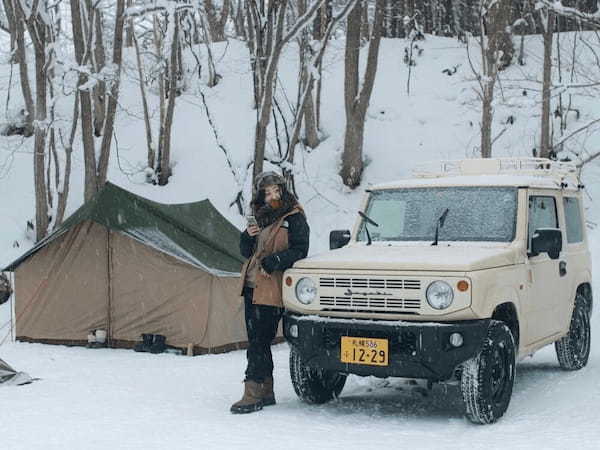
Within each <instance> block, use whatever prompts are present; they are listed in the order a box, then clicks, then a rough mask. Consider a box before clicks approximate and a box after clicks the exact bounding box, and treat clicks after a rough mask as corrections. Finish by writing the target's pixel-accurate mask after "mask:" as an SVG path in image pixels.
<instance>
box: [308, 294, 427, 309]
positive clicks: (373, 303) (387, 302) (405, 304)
mask: <svg viewBox="0 0 600 450" xmlns="http://www.w3.org/2000/svg"><path fill="white" fill-rule="evenodd" d="M320 301H321V305H322V306H329V307H332V308H348V309H365V308H366V309H383V310H386V309H392V308H393V309H408V310H418V309H419V308H420V307H421V301H420V300H419V299H408V298H405V299H402V298H369V297H331V296H321V297H320Z"/></svg>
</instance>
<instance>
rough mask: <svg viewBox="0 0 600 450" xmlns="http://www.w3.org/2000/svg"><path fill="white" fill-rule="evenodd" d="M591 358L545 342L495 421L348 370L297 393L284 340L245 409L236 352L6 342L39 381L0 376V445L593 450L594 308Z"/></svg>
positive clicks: (454, 392)
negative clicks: (336, 392) (561, 353)
mask: <svg viewBox="0 0 600 450" xmlns="http://www.w3.org/2000/svg"><path fill="white" fill-rule="evenodd" d="M592 322H593V323H592V327H593V329H594V333H593V336H594V337H593V344H592V353H591V356H590V360H589V363H588V366H587V367H585V368H584V369H582V370H580V371H578V372H565V371H562V370H561V369H560V368H559V367H558V363H557V361H556V356H555V353H554V348H553V347H548V348H545V349H543V350H542V351H540V352H539V353H538V354H536V355H534V357H533V358H528V359H527V360H525V361H523V362H522V363H521V364H520V365H519V366H518V367H517V379H516V384H515V388H514V393H513V398H512V401H511V404H510V407H509V409H508V411H507V413H506V415H505V416H504V417H503V418H502V419H501V420H500V421H499V422H498V423H496V424H494V425H489V426H477V425H473V424H471V423H470V422H468V421H467V420H466V419H465V418H463V410H462V403H461V400H460V391H459V390H458V388H457V387H455V386H449V387H447V388H446V387H444V386H441V385H436V386H434V389H433V390H432V391H431V392H429V393H426V394H425V395H423V393H422V390H421V389H419V388H415V386H412V385H409V384H407V383H406V381H405V380H399V379H391V380H380V379H376V378H360V377H350V378H349V380H348V382H347V384H346V387H345V388H344V391H343V392H342V395H341V397H340V398H339V399H338V400H336V401H334V402H332V403H329V404H326V405H321V406H311V405H306V404H304V403H301V402H300V400H299V399H298V398H297V397H296V394H295V393H294V390H293V388H292V385H291V382H290V378H289V373H288V355H289V350H288V346H287V344H281V345H277V346H275V347H274V357H275V393H276V396H277V401H278V404H277V405H276V406H271V407H268V408H266V409H264V410H263V411H260V412H258V413H255V414H249V415H246V416H239V415H232V414H230V413H229V406H230V405H231V403H233V402H234V401H237V400H238V399H239V396H240V395H241V392H242V387H243V386H242V384H241V378H240V377H241V374H242V373H243V370H244V364H245V353H244V352H243V351H237V352H232V353H229V354H224V355H209V356H198V357H194V358H189V357H185V356H176V355H168V354H162V355H149V354H142V353H135V352H133V351H131V350H129V351H128V350H105V349H99V350H92V349H83V348H67V347H61V346H48V345H41V344H25V343H14V344H8V345H4V346H3V347H2V348H1V352H0V353H1V356H2V358H5V359H6V360H7V361H8V362H9V363H10V364H12V365H13V366H14V367H15V368H16V369H17V370H24V371H27V372H29V374H30V375H31V376H34V377H39V378H41V380H39V381H37V382H35V383H33V384H31V385H27V386H20V387H0V418H1V423H2V427H1V430H2V433H1V448H2V449H6V450H38V449H39V450H55V449H56V450H64V449H84V448H85V449H86V450H96V449H97V450H105V449H107V448H109V449H128V450H131V449H143V450H153V449H156V450H164V449H173V450H175V449H177V450H184V449H194V450H198V449H238V448H240V449H249V448H250V449H290V450H291V449H301V450H306V449H340V450H341V449H343V450H350V449H364V448H373V449H388V448H413V449H417V448H418V449H465V448H470V449H523V448H526V449H544V450H546V449H561V450H562V449H567V448H572V449H597V448H598V442H600V415H599V414H598V410H599V409H600V383H598V380H599V379H600V338H599V337H598V336H600V334H599V332H598V330H600V313H598V310H596V313H595V315H594V318H593V321H592Z"/></svg>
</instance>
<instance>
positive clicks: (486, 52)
mask: <svg viewBox="0 0 600 450" xmlns="http://www.w3.org/2000/svg"><path fill="white" fill-rule="evenodd" d="M508 12H509V9H508V4H507V3H506V2H497V1H496V0H479V10H478V14H477V17H478V20H479V33H478V36H477V39H478V44H479V50H480V61H481V62H480V66H479V68H475V66H474V64H473V62H472V61H471V57H470V53H469V45H468V41H467V56H468V58H469V63H470V64H471V69H472V71H473V73H474V75H475V77H476V79H477V82H478V85H479V89H478V90H477V96H478V97H479V100H480V101H481V122H480V131H481V148H480V150H481V157H482V158H491V157H492V145H493V142H494V139H493V137H492V131H493V129H492V125H493V118H494V108H493V101H494V89H495V86H496V82H497V81H498V73H499V71H500V70H501V68H502V67H503V64H504V62H503V57H504V50H503V49H504V48H505V47H506V44H505V32H506V31H505V30H506V22H507V15H508Z"/></svg>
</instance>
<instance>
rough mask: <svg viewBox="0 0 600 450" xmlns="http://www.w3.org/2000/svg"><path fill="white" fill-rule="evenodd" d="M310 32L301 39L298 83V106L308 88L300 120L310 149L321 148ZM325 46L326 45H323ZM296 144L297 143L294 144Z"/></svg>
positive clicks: (301, 1)
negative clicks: (312, 72) (312, 70)
mask: <svg viewBox="0 0 600 450" xmlns="http://www.w3.org/2000/svg"><path fill="white" fill-rule="evenodd" d="M306 9H307V8H306V0H298V15H299V16H301V15H302V14H304V13H305V12H306ZM309 38H310V34H309V30H304V31H303V32H302V34H301V37H300V39H299V50H300V65H301V73H300V80H299V83H298V87H299V89H298V106H297V107H300V104H301V101H302V100H301V93H302V92H303V91H304V90H305V89H307V88H308V90H309V92H308V96H309V97H308V98H307V101H306V105H305V106H304V111H303V116H300V118H299V120H304V138H305V141H306V145H307V146H308V147H310V148H316V147H318V146H319V133H318V132H317V120H316V114H315V102H314V100H313V90H314V89H313V85H314V84H313V83H309V82H308V80H309V74H308V65H309V64H310V63H311V60H312V57H313V54H312V51H311V49H310V42H309ZM322 45H325V43H322ZM294 144H295V143H294Z"/></svg>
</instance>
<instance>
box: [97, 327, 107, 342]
mask: <svg viewBox="0 0 600 450" xmlns="http://www.w3.org/2000/svg"><path fill="white" fill-rule="evenodd" d="M96 342H99V343H100V344H104V343H105V342H106V330H96Z"/></svg>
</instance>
